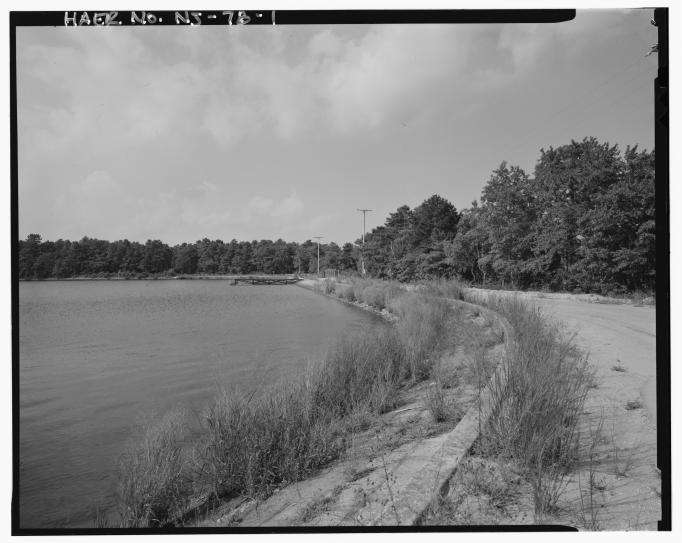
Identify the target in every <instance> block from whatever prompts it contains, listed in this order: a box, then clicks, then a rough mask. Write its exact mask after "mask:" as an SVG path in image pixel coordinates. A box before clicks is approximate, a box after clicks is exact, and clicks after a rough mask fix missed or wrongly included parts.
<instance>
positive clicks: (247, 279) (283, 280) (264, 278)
mask: <svg viewBox="0 0 682 543" xmlns="http://www.w3.org/2000/svg"><path fill="white" fill-rule="evenodd" d="M301 279H302V278H301V277H298V276H296V275H239V276H236V277H232V278H231V281H232V284H233V285H238V284H239V283H246V284H249V285H293V284H294V283H298V282H299V281H301Z"/></svg>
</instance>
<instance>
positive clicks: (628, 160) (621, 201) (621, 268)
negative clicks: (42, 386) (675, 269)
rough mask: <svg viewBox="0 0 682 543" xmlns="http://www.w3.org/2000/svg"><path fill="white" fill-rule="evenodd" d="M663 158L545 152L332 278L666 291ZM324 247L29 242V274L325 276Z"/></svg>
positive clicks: (353, 259) (401, 212) (343, 264)
mask: <svg viewBox="0 0 682 543" xmlns="http://www.w3.org/2000/svg"><path fill="white" fill-rule="evenodd" d="M654 171H655V155H654V152H653V151H652V152H647V151H638V149H637V147H636V146H635V147H632V148H630V147H628V148H627V149H626V150H625V152H624V153H622V154H621V152H620V150H619V149H618V146H610V145H609V144H607V143H600V142H598V141H597V140H596V139H594V138H586V139H584V140H583V141H581V142H575V141H572V142H571V143H570V144H568V145H563V146H561V147H558V148H556V149H554V148H551V147H550V148H549V150H544V149H542V150H541V151H540V158H539V160H538V162H537V164H536V166H535V171H534V175H533V176H532V177H531V176H530V175H528V174H527V173H526V172H524V171H523V170H522V169H521V168H519V167H517V166H509V165H508V164H507V163H505V162H503V163H502V164H501V165H500V166H499V168H497V169H496V170H495V171H493V173H492V175H491V177H490V179H489V181H488V183H487V184H486V186H485V187H484V189H483V193H482V196H481V199H480V203H479V202H476V201H474V202H473V203H472V205H471V207H470V208H469V209H464V210H462V211H461V212H460V211H457V209H456V208H455V206H454V205H453V204H452V203H450V202H449V201H448V200H446V199H445V198H442V197H441V196H438V195H434V196H431V197H430V198H428V199H427V200H425V201H424V202H422V203H421V204H420V205H419V206H417V207H415V208H414V209H410V208H409V207H408V206H406V205H404V206H401V207H399V208H398V209H397V210H396V211H395V212H394V213H391V214H389V216H388V217H387V218H386V221H385V223H384V224H383V225H382V226H379V227H377V228H374V229H373V230H372V231H371V232H369V233H368V234H367V236H366V238H365V246H364V249H361V247H360V245H361V242H360V240H359V239H358V240H356V243H346V244H344V245H343V246H342V247H340V246H338V245H337V244H335V243H328V244H321V245H320V263H319V266H320V270H321V271H322V270H326V269H330V268H333V269H336V270H339V271H341V272H351V273H356V272H358V271H359V270H360V269H361V261H362V260H363V259H364V264H365V269H366V271H367V273H368V274H369V275H372V276H374V277H380V278H388V279H396V280H399V281H412V280H419V279H428V278H438V277H461V278H464V279H467V280H470V281H472V282H474V283H476V284H482V285H498V286H506V287H511V288H543V287H545V288H550V289H554V290H571V291H574V290H581V291H584V292H603V293H609V292H611V293H614V292H625V291H634V290H646V291H650V290H653V289H655V269H656V253H655V241H656V238H655V223H654V213H655V207H654V203H655V182H654V181H655V178H654ZM317 265H318V263H317V244H316V243H315V242H312V241H310V240H307V241H305V242H304V243H292V242H285V241H283V240H281V239H278V240H277V241H270V240H260V241H237V240H235V239H233V240H232V241H230V242H223V241H222V240H209V239H203V240H199V241H197V242H195V243H183V244H182V245H175V246H173V247H171V246H169V245H166V244H165V243H162V242H161V241H159V240H148V241H147V242H146V243H144V244H142V243H138V242H134V241H133V242H131V241H128V240H122V241H113V242H109V241H103V240H98V239H93V238H87V237H86V238H83V239H82V240H80V241H65V240H57V241H42V239H41V237H40V236H39V235H37V234H31V235H29V236H28V237H27V238H26V240H22V241H19V277H20V278H22V279H45V278H69V277H79V276H85V277H112V276H120V277H146V276H159V275H173V274H248V273H274V274H285V273H286V274H288V273H295V272H303V273H306V272H309V273H313V272H315V271H317Z"/></svg>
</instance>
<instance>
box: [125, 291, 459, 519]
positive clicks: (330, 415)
mask: <svg viewBox="0 0 682 543" xmlns="http://www.w3.org/2000/svg"><path fill="white" fill-rule="evenodd" d="M339 286H340V284H336V285H335V286H334V288H333V292H335V293H336V294H337V295H339V296H350V294H349V292H351V291H352V293H353V294H352V296H353V297H355V296H356V295H358V296H359V298H358V299H360V300H363V301H367V300H370V301H371V302H372V305H374V307H377V308H385V307H390V309H391V310H392V311H394V312H395V313H396V314H397V315H398V316H399V317H400V320H399V322H398V324H397V325H394V326H382V327H377V328H375V329H372V330H370V331H367V332H365V333H363V334H359V335H355V336H350V337H345V338H342V339H340V340H339V341H338V342H337V344H336V345H335V346H334V347H333V348H332V349H330V351H329V352H328V354H327V356H326V357H325V358H324V359H323V360H322V361H320V362H319V363H317V364H314V365H312V366H311V367H310V368H309V369H308V371H307V372H306V373H305V374H304V375H303V376H302V377H301V378H299V379H295V380H289V381H286V382H280V383H278V384H275V385H273V386H271V387H269V388H268V389H266V390H263V391H261V393H260V394H258V395H253V396H251V397H247V396H244V395H240V394H234V393H233V394H228V393H224V394H221V395H220V396H219V397H218V398H217V399H216V400H215V401H214V402H212V403H211V404H210V405H209V406H208V407H207V408H206V410H205V411H204V413H203V418H202V420H203V423H202V428H201V435H200V438H199V440H200V442H199V445H197V446H196V447H195V449H196V451H197V459H196V462H197V464H198V466H199V468H200V469H199V470H198V471H197V473H194V475H193V477H194V480H193V481H192V483H194V485H195V486H198V487H208V488H210V489H211V491H212V494H213V495H214V496H217V497H228V496H235V495H248V496H258V497H265V496H268V495H270V494H271V493H272V492H273V491H274V490H275V489H276V488H278V487H280V486H283V485H285V484H288V483H291V482H295V481H298V480H301V479H304V478H306V477H309V476H310V475H311V474H313V473H314V472H315V471H317V470H319V469H320V468H321V467H323V466H325V465H327V464H328V463H330V462H331V461H333V460H334V459H336V458H337V457H338V456H339V455H340V454H341V452H342V451H343V450H344V448H345V446H346V442H347V437H348V436H349V434H350V433H352V432H353V431H354V430H356V429H357V426H358V424H357V423H358V421H361V420H364V419H367V418H368V417H372V416H374V415H376V414H380V413H382V412H385V411H387V410H390V409H392V408H393V407H394V406H395V405H396V401H397V397H398V391H399V388H400V387H401V386H402V384H403V383H404V382H406V381H408V380H412V381H414V380H418V379H423V378H426V377H428V376H429V375H430V374H431V368H432V367H433V365H434V361H435V360H436V359H437V358H438V355H439V353H440V351H441V350H442V349H444V348H445V346H446V345H447V336H448V335H449V333H450V329H449V326H451V324H452V323H451V320H452V319H451V317H452V311H451V310H450V307H449V305H448V303H447V302H444V301H443V300H438V299H436V298H433V297H431V296H424V295H417V294H413V293H406V292H405V291H404V290H403V289H401V288H400V287H398V286H396V285H392V284H383V285H382V284H381V283H380V282H375V281H363V280H360V281H356V282H354V283H353V284H352V285H345V286H344V287H342V288H339ZM327 288H329V291H330V292H331V291H332V289H331V287H325V290H326V289H327ZM367 303H369V301H368V302H367ZM180 430H181V428H180V427H179V426H178V424H177V421H176V422H172V423H164V424H162V425H160V426H159V427H154V428H151V429H150V433H149V434H148V435H147V436H146V437H145V438H144V439H143V440H142V442H141V443H140V444H139V445H138V448H137V449H136V450H138V451H140V452H137V453H135V454H133V455H129V456H127V457H126V458H125V461H124V462H123V464H122V466H123V470H122V481H124V482H125V485H126V487H127V488H128V487H129V488H130V490H129V491H127V493H126V498H125V503H126V508H127V510H129V511H130V512H131V513H130V514H129V515H128V516H129V517H130V518H131V519H135V520H134V522H132V521H131V525H136V526H137V525H139V526H142V525H162V524H163V523H165V522H167V521H168V519H170V518H171V517H172V516H173V514H176V515H177V514H179V510H180V509H181V507H182V506H183V504H184V503H186V495H185V496H184V497H183V492H184V493H187V492H189V491H190V490H188V489H189V486H188V482H187V480H186V479H187V474H188V473H190V471H192V470H190V469H188V468H187V466H185V467H184V468H183V465H182V462H183V457H182V455H181V448H179V447H178V443H180V442H181V439H180V438H179V434H180V433H181V432H180ZM156 464H158V466H159V468H158V470H159V471H158V472H157V468H154V465H156ZM183 500H184V501H183ZM157 503H158V504H163V507H161V506H159V507H156V506H155V505H153V506H150V505H149V504H157ZM157 509H158V510H159V511H161V509H163V511H161V512H157ZM145 523H146V524H145Z"/></svg>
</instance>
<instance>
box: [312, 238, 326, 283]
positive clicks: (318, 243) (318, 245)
mask: <svg viewBox="0 0 682 543" xmlns="http://www.w3.org/2000/svg"><path fill="white" fill-rule="evenodd" d="M323 237H324V236H313V238H314V239H316V240H317V276H318V277H319V276H320V240H321V239H322V238H323Z"/></svg>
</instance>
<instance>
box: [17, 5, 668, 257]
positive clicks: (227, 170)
mask: <svg viewBox="0 0 682 543" xmlns="http://www.w3.org/2000/svg"><path fill="white" fill-rule="evenodd" d="M652 16H653V11H652V10H620V11H618V10H579V11H578V13H577V16H576V19H575V20H573V21H570V22H566V23H559V24H542V25H511V24H509V25H378V26H369V25H358V26H346V25H343V26H341V25H338V26H305V27H304V26H301V27H295V26H286V27H284V26H279V27H278V26H257V27H256V26H252V27H249V26H243V27H236V26H232V27H155V28H150V27H142V28H140V27H135V28H133V27H113V28H61V27H60V28H49V27H35V28H29V27H22V28H18V29H17V94H18V110H17V118H18V136H19V137H18V156H19V234H20V236H21V237H22V238H25V237H26V236H27V235H28V234H29V233H38V234H41V235H42V236H43V239H51V240H56V239H58V238H63V239H72V240H77V239H81V238H82V237H83V236H88V237H97V238H100V239H108V240H116V239H124V238H127V239H129V240H136V241H141V242H144V241H146V240H147V239H161V240H162V241H164V242H166V243H170V244H176V243H182V242H193V241H196V240H198V239H203V238H205V237H207V238H210V239H216V238H219V239H223V240H225V241H229V240H231V239H233V238H236V239H238V240H254V239H272V240H275V239H278V238H282V239H284V240H287V241H297V242H302V241H305V240H306V239H311V238H313V237H314V236H324V237H323V242H329V241H335V242H337V243H339V244H342V243H345V242H347V241H354V240H356V239H358V238H359V237H361V235H362V227H363V222H362V214H361V213H360V212H358V211H357V208H368V209H371V210H372V211H371V212H369V213H367V229H368V231H369V230H371V229H372V228H374V227H376V226H378V225H380V224H383V222H384V221H385V219H386V216H387V215H388V214H389V213H390V212H392V211H395V209H397V208H398V207H400V206H401V205H403V204H407V205H409V206H410V207H415V206H417V205H419V204H420V203H421V202H422V201H423V200H425V199H426V198H428V197H429V196H431V195H433V194H439V195H441V196H443V197H445V198H447V199H448V200H450V201H451V202H452V203H453V204H454V205H455V207H457V209H463V208H467V207H469V206H470V205H471V202H472V201H473V200H475V199H478V198H479V197H480V194H481V190H482V188H483V187H484V185H485V183H486V182H487V180H488V179H489V177H490V175H491V172H492V170H494V169H495V168H496V167H497V166H499V164H500V163H501V162H502V161H504V160H506V161H507V162H509V163H511V164H514V165H519V166H521V167H522V168H524V169H525V170H526V171H527V172H528V173H532V171H533V168H534V165H535V162H536V161H537V159H538V158H539V156H540V149H541V148H548V147H550V146H555V147H556V146H558V145H563V144H566V143H569V142H570V141H571V140H572V139H575V140H580V139H582V138H584V137H586V136H594V137H596V138H598V139H600V140H601V141H608V142H610V143H612V144H614V143H618V144H619V145H620V146H621V148H623V149H624V148H625V147H626V146H627V145H634V144H639V146H640V148H646V149H652V148H653V143H654V120H653V78H654V77H655V73H656V62H657V58H656V55H651V56H649V57H645V54H646V53H647V52H648V50H649V48H650V46H651V44H653V43H655V42H656V28H655V27H654V26H652V25H651V24H650V23H649V20H650V19H651V17H652Z"/></svg>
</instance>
